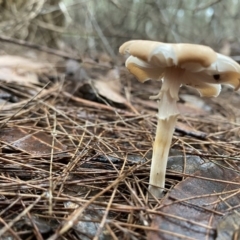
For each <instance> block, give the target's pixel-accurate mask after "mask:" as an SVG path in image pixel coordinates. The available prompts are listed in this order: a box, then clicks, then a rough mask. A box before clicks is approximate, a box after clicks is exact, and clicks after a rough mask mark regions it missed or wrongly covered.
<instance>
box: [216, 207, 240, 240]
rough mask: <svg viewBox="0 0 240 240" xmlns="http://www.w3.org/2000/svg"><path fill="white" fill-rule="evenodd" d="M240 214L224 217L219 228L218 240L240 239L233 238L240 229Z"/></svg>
mask: <svg viewBox="0 0 240 240" xmlns="http://www.w3.org/2000/svg"><path fill="white" fill-rule="evenodd" d="M239 224H240V214H239V213H238V212H235V213H231V214H228V215H226V216H224V217H223V218H222V219H221V220H220V221H219V223H218V226H217V238H216V240H225V239H236V240H237V239H239V238H233V235H234V232H235V231H237V230H238V229H239V227H240V225H239Z"/></svg>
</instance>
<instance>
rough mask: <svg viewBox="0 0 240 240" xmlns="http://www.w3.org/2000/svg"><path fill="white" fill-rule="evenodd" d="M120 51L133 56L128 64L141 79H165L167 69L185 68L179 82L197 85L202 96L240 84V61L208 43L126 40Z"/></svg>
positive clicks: (216, 93)
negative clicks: (225, 54)
mask: <svg viewBox="0 0 240 240" xmlns="http://www.w3.org/2000/svg"><path fill="white" fill-rule="evenodd" d="M119 52H120V53H121V54H126V53H129V54H130V55H131V56H130V57H129V58H128V59H127V61H126V67H127V68H128V70H129V71H130V72H131V73H132V74H134V75H135V76H136V77H137V78H138V80H139V81H141V82H144V81H146V80H149V79H157V80H158V79H161V78H162V77H163V76H164V72H165V69H166V68H169V67H173V68H174V67H177V68H180V69H182V70H183V71H182V75H181V76H179V79H178V81H181V84H184V85H187V86H190V87H194V88H196V89H197V90H198V91H199V92H200V94H201V95H202V96H209V97H210V96H217V95H218V94H219V93H220V91H221V86H220V84H229V85H231V86H232V87H234V88H235V89H237V88H239V85H240V66H239V65H238V63H237V62H235V61H234V60H232V59H231V58H229V57H227V56H224V55H222V54H219V53H216V52H215V51H214V50H213V49H211V48H210V47H207V46H203V45H195V44H168V43H161V42H155V41H145V40H133V41H128V42H126V43H124V44H123V45H122V46H121V47H120V49H119Z"/></svg>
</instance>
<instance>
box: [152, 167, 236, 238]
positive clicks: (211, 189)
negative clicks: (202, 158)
mask: <svg viewBox="0 0 240 240" xmlns="http://www.w3.org/2000/svg"><path fill="white" fill-rule="evenodd" d="M194 175H195V176H196V178H194V177H188V178H186V180H184V181H182V182H180V183H179V184H178V185H177V186H176V187H175V188H174V189H173V190H172V191H171V192H169V194H168V195H167V196H166V198H165V199H164V200H163V202H162V205H161V207H160V208H159V210H158V211H159V215H156V217H155V218H154V219H153V222H152V227H154V228H157V229H161V230H162V231H160V232H158V233H157V232H151V233H150V234H149V235H148V239H149V240H150V239H151V240H158V239H162V240H168V239H169V240H175V239H179V237H178V236H177V234H179V235H181V236H182V237H184V238H183V239H209V240H211V239H212V240H213V239H215V234H216V227H217V223H218V221H219V220H220V218H221V217H222V216H223V215H225V214H229V213H232V212H233V211H234V210H237V211H239V210H240V206H239V201H240V192H239V190H238V189H239V185H240V181H239V180H240V179H239V174H238V173H236V172H234V171H233V170H230V169H226V168H222V167H219V166H217V165H215V164H212V163H206V164H203V165H202V167H201V170H200V171H198V172H196V173H195V174H194ZM164 231H165V232H164ZM171 233H173V234H171ZM174 234H175V235H174Z"/></svg>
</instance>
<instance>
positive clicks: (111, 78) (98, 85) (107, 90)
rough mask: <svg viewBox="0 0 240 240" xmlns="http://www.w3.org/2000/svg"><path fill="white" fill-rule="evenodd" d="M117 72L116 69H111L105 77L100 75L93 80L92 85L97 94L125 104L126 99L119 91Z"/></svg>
mask: <svg viewBox="0 0 240 240" xmlns="http://www.w3.org/2000/svg"><path fill="white" fill-rule="evenodd" d="M119 78H120V77H119V73H118V70H117V69H111V70H110V71H109V72H108V73H107V75H106V77H104V78H103V77H101V78H100V79H99V80H97V81H95V82H94V87H95V89H96V90H97V92H98V94H99V95H101V96H103V97H105V98H107V99H109V100H111V101H113V102H116V103H121V104H126V103H127V100H126V98H124V97H123V96H122V95H121V94H120V92H121V84H120V81H119Z"/></svg>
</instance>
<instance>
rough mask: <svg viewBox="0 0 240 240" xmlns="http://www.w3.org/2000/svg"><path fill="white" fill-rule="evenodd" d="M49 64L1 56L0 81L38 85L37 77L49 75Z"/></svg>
mask: <svg viewBox="0 0 240 240" xmlns="http://www.w3.org/2000/svg"><path fill="white" fill-rule="evenodd" d="M52 70H53V67H52V66H51V65H50V64H46V63H40V62H34V61H33V60H31V59H28V58H24V57H20V56H11V55H3V56H0V80H2V81H7V82H21V83H23V84H27V83H35V84H36V83H39V81H38V75H40V74H50V73H51V72H52Z"/></svg>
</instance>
